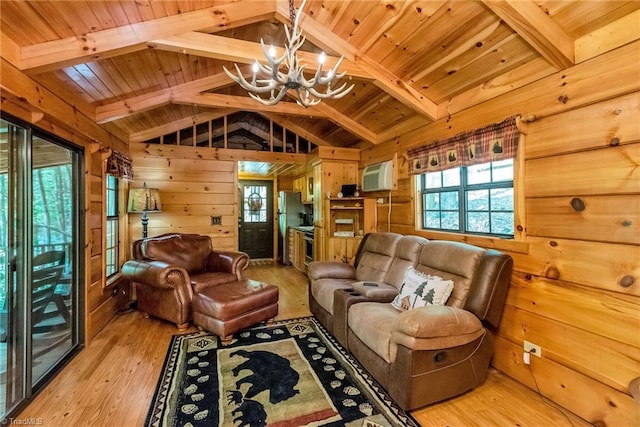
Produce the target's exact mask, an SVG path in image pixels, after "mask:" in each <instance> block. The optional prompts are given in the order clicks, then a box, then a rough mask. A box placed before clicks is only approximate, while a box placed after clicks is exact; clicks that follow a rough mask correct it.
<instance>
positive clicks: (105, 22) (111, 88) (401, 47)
mask: <svg viewBox="0 0 640 427" xmlns="http://www.w3.org/2000/svg"><path fill="white" fill-rule="evenodd" d="M295 3H296V6H297V5H299V4H300V1H299V0H296V2H295ZM639 8H640V2H638V1H544V0H535V1H534V0H519V1H507V2H502V1H493V0H483V1H432V0H429V1H419V0H405V1H392V0H387V1H374V0H369V1H331V0H308V2H307V4H306V5H305V8H304V11H303V12H302V13H303V16H302V17H301V27H302V29H303V33H304V34H305V35H306V36H307V43H306V45H305V47H304V50H305V55H304V58H305V60H306V61H307V62H308V64H309V68H310V69H313V67H314V65H313V64H315V61H316V56H317V54H318V53H319V52H320V51H321V50H325V51H326V52H327V54H328V55H330V58H329V60H328V63H331V61H332V60H335V59H336V57H338V56H340V55H344V56H345V61H344V63H343V66H342V69H344V70H346V71H347V73H348V77H347V80H348V81H351V82H352V83H354V84H355V88H354V90H353V91H352V92H351V93H350V94H349V95H347V96H346V97H345V98H343V99H341V100H328V101H324V102H322V103H321V104H320V105H319V106H316V107H312V108H308V109H304V108H303V107H300V106H297V105H296V104H295V103H293V102H292V100H291V99H288V100H286V102H281V103H280V104H278V106H275V107H264V106H262V105H260V104H258V103H257V102H255V101H253V100H251V99H250V98H248V97H247V96H246V94H245V93H244V91H243V90H242V89H241V88H239V87H238V86H237V85H236V84H235V83H233V82H231V81H230V80H229V78H228V77H227V76H226V75H225V74H224V73H223V70H222V67H223V66H226V67H228V68H231V67H232V66H233V63H234V62H236V63H238V65H239V66H240V67H241V68H242V70H243V71H244V72H245V74H249V71H248V66H247V65H246V64H250V63H252V62H253V61H254V59H255V58H258V59H262V53H261V51H260V48H259V40H260V38H263V39H264V41H265V43H266V44H273V45H275V46H282V45H283V30H282V23H288V21H289V7H288V3H287V1H285V0H271V1H269V0H261V1H249V0H241V1H231V0H200V1H173V0H166V1H150V0H136V1H127V0H121V1H112V0H86V1H80V0H74V1H57V0H55V1H22V0H19V1H13V0H3V1H2V5H1V18H0V30H1V32H2V34H1V36H2V56H3V57H4V58H5V59H6V60H8V61H10V62H11V63H12V64H13V65H14V66H16V67H17V68H19V69H21V70H22V71H23V72H25V73H27V74H29V75H30V76H31V77H32V78H33V79H35V80H36V81H38V82H39V83H41V84H42V85H44V86H46V87H47V88H48V89H49V90H51V91H53V92H54V93H56V94H58V95H59V96H60V97H61V98H63V99H66V100H69V102H71V103H73V104H74V106H75V107H76V108H78V109H79V110H80V111H82V112H83V113H84V114H85V115H87V116H88V117H90V118H92V119H94V120H95V121H96V122H98V123H100V124H102V126H104V127H105V128H106V129H107V130H109V131H111V132H113V133H114V134H116V135H119V136H124V137H125V138H130V140H132V141H136V140H140V138H141V135H144V137H153V136H154V135H155V136H158V135H160V134H164V133H167V132H168V131H175V130H177V129H181V128H184V127H185V123H187V125H188V123H199V122H206V121H207V120H210V119H211V117H216V115H218V116H219V115H223V114H228V113H230V112H233V111H237V110H247V111H255V112H258V113H259V114H262V115H264V116H265V117H267V118H268V119H270V120H273V121H274V122H277V123H279V124H280V125H282V126H284V127H285V128H297V129H299V130H300V129H303V130H305V131H306V132H308V133H309V135H312V136H313V139H314V140H317V141H320V142H322V143H327V144H331V145H335V146H342V147H366V146H368V145H369V144H379V143H381V142H383V141H386V140H389V139H392V138H394V137H395V136H397V135H400V134H403V133H405V132H408V131H411V130H413V129H416V128H417V127H419V126H424V125H425V124H428V123H430V122H432V121H434V120H437V119H439V118H442V117H446V116H447V115H449V114H453V113H456V112H458V111H461V110H464V109H466V108H469V107H471V106H474V105H476V104H479V103H481V102H484V101H486V100H487V99H490V98H493V97H496V96H498V95H501V94H503V93H505V92H507V91H510V90H514V89H517V88H519V87H522V86H524V85H526V84H528V83H530V82H532V81H535V80H538V79H540V78H543V77H545V76H548V75H550V74H552V73H554V72H557V71H558V70H561V69H564V68H568V67H570V66H572V65H573V64H574V63H575V56H576V55H575V52H574V46H575V43H576V40H577V39H579V38H580V37H583V36H585V35H587V34H589V33H591V32H593V31H595V30H597V29H599V28H602V27H603V26H605V25H607V24H610V23H611V22H614V21H616V20H618V19H620V18H621V17H624V16H626V15H629V14H630V13H632V12H634V11H636V10H638V9H639ZM310 139H311V138H310Z"/></svg>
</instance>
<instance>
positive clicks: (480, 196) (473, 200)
mask: <svg viewBox="0 0 640 427" xmlns="http://www.w3.org/2000/svg"><path fill="white" fill-rule="evenodd" d="M467 210H469V211H488V210H489V190H476V191H467Z"/></svg>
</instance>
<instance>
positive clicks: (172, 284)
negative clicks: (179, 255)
mask: <svg viewBox="0 0 640 427" xmlns="http://www.w3.org/2000/svg"><path fill="white" fill-rule="evenodd" d="M122 275H123V276H125V277H126V278H127V279H129V280H131V281H133V282H138V283H143V284H145V285H147V286H152V287H156V288H164V289H175V288H178V287H180V286H184V287H186V288H188V289H191V285H190V279H189V273H187V270H185V269H184V268H180V267H176V266H171V265H169V264H167V263H166V262H162V261H137V260H130V261H127V262H125V263H124V265H123V266H122Z"/></svg>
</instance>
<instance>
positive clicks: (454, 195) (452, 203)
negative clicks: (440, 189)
mask: <svg viewBox="0 0 640 427" xmlns="http://www.w3.org/2000/svg"><path fill="white" fill-rule="evenodd" d="M440 197H441V198H442V207H441V209H444V210H454V209H455V210H456V211H457V210H459V209H460V205H459V204H458V192H457V191H449V192H446V193H440Z"/></svg>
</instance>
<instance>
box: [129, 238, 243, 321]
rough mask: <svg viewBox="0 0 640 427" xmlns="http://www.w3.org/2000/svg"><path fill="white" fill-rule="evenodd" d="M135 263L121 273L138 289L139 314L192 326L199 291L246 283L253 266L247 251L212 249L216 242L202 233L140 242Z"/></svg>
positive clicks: (133, 253) (133, 247)
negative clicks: (250, 265) (246, 270)
mask: <svg viewBox="0 0 640 427" xmlns="http://www.w3.org/2000/svg"><path fill="white" fill-rule="evenodd" d="M131 255H132V257H133V258H134V259H133V260H129V261H127V262H126V263H125V264H124V265H123V266H122V274H123V275H124V276H125V277H127V278H128V279H129V280H131V281H132V283H133V284H134V286H135V289H136V294H137V306H138V310H139V311H141V312H142V313H144V314H145V315H146V316H148V315H152V316H155V317H159V318H161V319H164V320H168V321H170V322H173V323H175V324H176V325H177V327H178V329H179V330H184V329H186V328H187V327H188V326H189V321H190V320H191V319H192V308H191V301H192V297H193V293H194V292H199V291H201V290H203V289H206V288H209V287H211V286H217V285H221V284H224V283H230V282H235V281H238V280H242V279H243V275H242V272H243V270H245V269H246V268H247V266H248V265H249V256H248V255H247V254H246V253H244V252H228V251H215V250H213V247H212V244H211V239H210V238H209V237H208V236H203V235H199V234H179V233H175V234H163V235H160V236H156V237H151V238H146V239H140V240H136V241H135V242H134V243H133V245H132V251H131Z"/></svg>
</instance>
